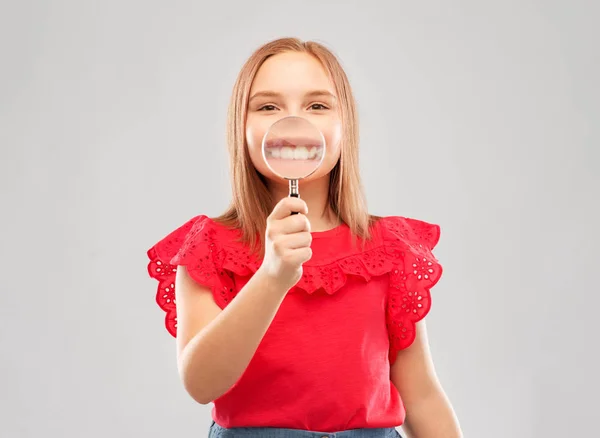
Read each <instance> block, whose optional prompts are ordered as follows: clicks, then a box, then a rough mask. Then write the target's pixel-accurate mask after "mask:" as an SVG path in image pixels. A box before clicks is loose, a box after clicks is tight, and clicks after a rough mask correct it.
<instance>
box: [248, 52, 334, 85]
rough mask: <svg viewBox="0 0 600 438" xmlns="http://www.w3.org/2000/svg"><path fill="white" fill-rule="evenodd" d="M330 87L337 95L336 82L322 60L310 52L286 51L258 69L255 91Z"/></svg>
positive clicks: (271, 58)
mask: <svg viewBox="0 0 600 438" xmlns="http://www.w3.org/2000/svg"><path fill="white" fill-rule="evenodd" d="M313 89H319V90H327V91H329V92H331V93H332V94H335V89H334V85H333V82H332V81H331V79H330V78H329V75H328V74H327V71H326V70H325V68H324V67H323V66H322V65H321V63H320V62H319V60H317V59H316V58H315V57H314V56H312V55H309V54H307V53H298V52H285V53H279V54H277V55H273V56H272V57H270V58H269V59H267V60H266V61H265V62H264V63H263V65H262V66H261V67H260V68H259V69H258V72H257V73H256V76H255V78H254V81H253V83H252V87H251V89H250V90H251V92H252V93H254V92H257V91H265V90H270V91H277V92H281V93H293V92H294V91H298V92H304V91H307V90H313Z"/></svg>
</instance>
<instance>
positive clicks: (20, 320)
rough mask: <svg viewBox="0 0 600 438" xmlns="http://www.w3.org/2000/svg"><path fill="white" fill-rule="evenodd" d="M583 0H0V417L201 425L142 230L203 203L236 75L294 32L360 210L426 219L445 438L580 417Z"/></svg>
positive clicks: (586, 256) (592, 401)
mask: <svg viewBox="0 0 600 438" xmlns="http://www.w3.org/2000/svg"><path fill="white" fill-rule="evenodd" d="M417 3H418V4H417ZM599 12H600V10H599V6H598V2H593V1H588V2H585V1H573V0H571V1H568V2H567V1H562V2H558V1H538V2H534V1H525V0H520V1H516V0H512V1H506V0H504V1H475V0H472V1H466V0H460V1H453V2H446V1H433V2H405V1H402V2H398V1H394V2H392V1H388V2H376V1H369V2H364V1H361V2H358V1H355V2H348V1H343V2H342V1H338V2H322V1H308V0H305V1H302V2H281V1H270V2H268V1H261V2H258V1H253V2H242V1H240V2H236V3H233V2H223V3H220V2H213V3H204V4H203V3H202V2H198V1H195V2H192V1H172V2H164V1H154V0H153V1H133V0H126V1H125V0H121V1H118V2H117V1H105V2H89V1H75V0H70V1H65V0H63V1H52V2H50V1H46V2H43V1H19V2H16V1H14V2H8V1H4V2H3V3H2V7H1V9H0V17H1V18H0V47H1V57H0V63H1V68H0V74H1V79H2V80H1V82H0V84H1V85H0V116H1V118H0V145H1V167H0V183H1V206H2V216H1V217H2V227H1V228H0V248H1V250H2V253H1V254H2V259H1V266H2V274H3V275H2V281H1V282H0V284H1V288H2V291H1V295H0V342H1V348H2V356H1V357H2V358H1V362H0V424H1V428H0V435H1V436H2V437H7V438H12V437H42V436H43V437H54V436H56V437H59V436H60V437H90V438H92V437H129V436H135V437H157V438H158V437H166V436H172V437H174V436H177V437H201V436H205V435H206V429H207V427H208V425H209V423H210V414H209V407H205V406H200V405H197V404H196V403H195V402H193V401H192V400H191V398H189V397H188V396H187V394H186V393H185V392H184V390H183V388H182V386H181V384H180V382H179V377H178V375H177V370H176V362H175V344H174V340H173V339H172V338H171V337H170V336H169V335H168V334H167V332H166V331H165V329H164V326H163V313H162V311H160V309H159V308H158V306H157V305H156V304H155V301H154V295H155V292H156V283H155V281H154V280H152V279H150V278H149V277H148V276H147V273H146V263H147V260H146V255H145V251H146V249H147V248H149V247H150V246H151V245H152V244H153V243H154V242H155V241H157V240H159V239H160V238H162V237H163V236H164V235H166V234H167V233H168V232H169V231H171V230H172V229H174V228H175V227H177V226H179V225H181V224H182V223H183V222H185V221H186V220H187V219H189V218H191V217H192V216H193V215H196V214H200V213H204V214H209V215H216V214H218V213H220V212H221V211H222V210H223V209H224V208H225V206H226V204H227V201H228V199H229V186H228V174H227V157H226V151H225V145H224V138H225V114H226V107H227V103H228V99H229V93H230V91H231V87H232V85H233V81H234V78H235V75H236V74H237V72H238V69H239V68H240V67H241V65H242V63H243V61H244V60H245V59H246V58H247V57H248V56H249V55H250V53H251V52H252V51H253V50H254V49H255V48H256V47H258V45H260V44H262V43H264V42H266V41H268V40H270V39H272V38H276V37H280V36H299V37H301V38H303V39H316V40H318V41H321V42H324V43H326V44H328V45H330V46H331V47H332V48H333V49H334V50H335V52H336V53H337V54H338V55H339V56H340V58H341V60H342V62H343V64H344V66H345V68H346V69H347V72H348V75H349V76H350V79H351V81H352V84H353V86H354V89H355V92H356V96H357V99H358V102H359V110H360V115H361V129H362V143H361V147H362V149H361V157H362V163H361V166H362V172H363V176H364V180H365V184H366V190H367V194H368V199H369V203H370V208H371V210H372V212H373V213H376V214H382V215H386V214H400V215H404V216H411V217H417V218H420V219H424V220H427V221H431V222H436V223H439V224H441V226H442V232H443V235H442V239H441V241H440V244H439V247H438V249H437V251H436V254H437V256H438V258H439V259H440V261H441V262H442V263H443V265H444V268H445V274H444V277H443V280H441V281H440V283H439V285H438V286H437V287H436V288H435V290H434V304H433V308H432V311H431V313H430V316H429V317H428V321H429V323H428V327H429V331H430V338H431V339H430V340H431V348H432V351H433V355H434V359H435V363H436V366H437V370H438V373H439V376H440V379H441V381H442V383H443V385H444V388H445V389H446V391H447V393H448V395H449V396H450V398H451V400H452V402H453V405H454V407H455V409H456V411H457V414H458V416H459V419H460V421H461V424H462V427H463V429H464V432H465V436H467V437H469V438H499V437H506V436H510V437H515V438H516V437H519V438H526V437H540V438H542V437H544V438H545V437H563V436H568V437H576V436H577V437H579V436H582V437H591V436H598V433H599V432H598V431H597V430H596V429H597V426H596V424H595V423H596V421H595V420H596V418H595V417H596V416H597V410H598V405H599V404H598V401H597V393H598V390H599V389H600V388H599V384H598V377H597V375H596V370H597V369H599V368H600V360H599V358H598V354H597V353H598V351H597V350H598V349H597V345H598V342H597V340H596V335H597V334H598V323H597V317H596V313H597V311H596V309H597V305H598V291H599V286H598V278H597V277H598V275H597V273H598V261H599V259H598V253H597V248H596V246H597V243H598V240H599V237H600V235H599V232H598V223H599V222H600V212H599V209H598V199H600V190H599V188H600V183H599V176H598V174H599V172H600V171H599V168H600V166H599V158H600V157H599V152H598V147H599V144H598V142H599V139H600V135H599V121H600V120H599V119H600V117H599V116H600V104H599V102H600V91H599V86H598V78H600V60H599V56H600V55H599V54H600V51H599V50H598V41H599V40H600V35H599V32H598V31H597V30H595V26H597V23H598V19H599V18H600V14H599Z"/></svg>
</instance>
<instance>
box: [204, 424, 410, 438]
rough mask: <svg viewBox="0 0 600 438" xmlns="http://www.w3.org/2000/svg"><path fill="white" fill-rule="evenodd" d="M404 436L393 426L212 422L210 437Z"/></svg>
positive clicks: (310, 437)
mask: <svg viewBox="0 0 600 438" xmlns="http://www.w3.org/2000/svg"><path fill="white" fill-rule="evenodd" d="M238 437H239V438H402V436H401V435H400V434H399V433H398V431H397V430H396V429H395V428H393V427H389V428H380V429H352V430H345V431H342V432H313V431H308V430H298V429H279V428H273V427H236V428H232V429H225V428H223V427H221V426H219V425H218V424H217V423H215V422H214V421H213V422H212V424H211V426H210V429H209V434H208V438H238Z"/></svg>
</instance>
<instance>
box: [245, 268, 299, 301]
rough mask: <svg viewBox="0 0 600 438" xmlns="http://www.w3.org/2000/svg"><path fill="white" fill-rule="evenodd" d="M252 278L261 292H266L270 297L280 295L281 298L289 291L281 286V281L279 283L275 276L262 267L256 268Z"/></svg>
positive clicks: (288, 288)
mask: <svg viewBox="0 0 600 438" xmlns="http://www.w3.org/2000/svg"><path fill="white" fill-rule="evenodd" d="M252 278H253V280H254V281H256V282H257V284H259V286H260V288H261V289H262V290H267V291H268V293H269V294H272V295H280V296H282V297H283V296H285V294H287V292H288V290H290V287H287V286H286V285H283V284H281V281H279V279H278V278H277V276H275V275H273V274H271V273H270V272H269V271H268V269H266V268H265V267H264V266H261V267H260V268H258V269H257V271H256V272H255V273H254V276H253V277H252Z"/></svg>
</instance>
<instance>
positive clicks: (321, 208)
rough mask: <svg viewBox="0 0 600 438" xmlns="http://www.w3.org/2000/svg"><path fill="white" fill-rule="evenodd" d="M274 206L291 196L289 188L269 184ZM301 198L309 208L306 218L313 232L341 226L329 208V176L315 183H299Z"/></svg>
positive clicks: (314, 181) (301, 181)
mask: <svg viewBox="0 0 600 438" xmlns="http://www.w3.org/2000/svg"><path fill="white" fill-rule="evenodd" d="M268 188H269V191H270V192H271V195H272V197H273V201H274V204H273V206H272V208H273V207H275V204H276V203H277V202H279V201H280V200H281V199H282V198H285V197H287V196H288V195H289V186H287V185H283V184H274V183H270V184H268ZM298 193H299V194H300V198H301V199H302V200H303V201H304V202H306V205H307V206H308V214H307V215H306V217H307V218H308V220H309V222H310V227H311V231H326V230H329V229H331V228H334V227H336V226H337V225H339V220H338V219H337V218H336V216H335V214H334V213H333V212H332V211H331V208H330V207H329V199H328V197H329V175H326V176H324V177H322V178H319V179H317V180H313V181H303V180H300V181H298Z"/></svg>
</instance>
